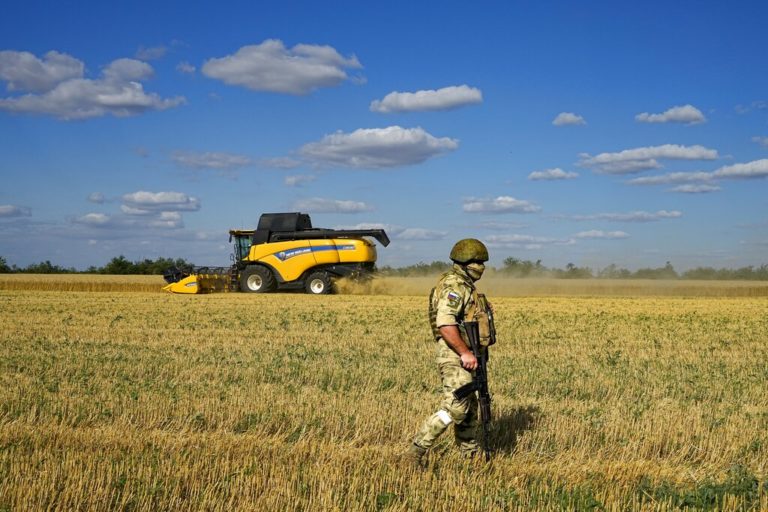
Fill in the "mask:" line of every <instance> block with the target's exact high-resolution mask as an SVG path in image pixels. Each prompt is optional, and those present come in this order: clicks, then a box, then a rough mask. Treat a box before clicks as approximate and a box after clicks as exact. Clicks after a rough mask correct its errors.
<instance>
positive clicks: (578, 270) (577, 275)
mask: <svg viewBox="0 0 768 512" xmlns="http://www.w3.org/2000/svg"><path fill="white" fill-rule="evenodd" d="M554 274H555V276H556V277H560V278H563V279H590V278H592V277H594V275H593V274H592V269H591V268H589V267H577V266H576V265H575V264H573V263H568V264H567V265H566V266H565V270H560V269H557V270H555V271H554Z"/></svg>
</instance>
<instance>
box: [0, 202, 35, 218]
mask: <svg viewBox="0 0 768 512" xmlns="http://www.w3.org/2000/svg"><path fill="white" fill-rule="evenodd" d="M31 215H32V210H30V209H29V208H25V207H23V206H16V205H13V204H0V219H4V218H16V217H29V216H31Z"/></svg>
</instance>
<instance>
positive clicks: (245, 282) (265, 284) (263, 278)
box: [240, 265, 275, 293]
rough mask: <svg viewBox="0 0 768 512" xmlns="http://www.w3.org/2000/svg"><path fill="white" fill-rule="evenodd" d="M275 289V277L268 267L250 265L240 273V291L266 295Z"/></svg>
mask: <svg viewBox="0 0 768 512" xmlns="http://www.w3.org/2000/svg"><path fill="white" fill-rule="evenodd" d="M274 288H275V276H274V275H272V271H271V270H269V269H268V268H267V267H264V266H261V265H249V266H247V267H246V268H245V269H244V270H243V271H242V272H241V273H240V289H241V290H242V291H244V292H249V293H266V292H271V291H272V290H274Z"/></svg>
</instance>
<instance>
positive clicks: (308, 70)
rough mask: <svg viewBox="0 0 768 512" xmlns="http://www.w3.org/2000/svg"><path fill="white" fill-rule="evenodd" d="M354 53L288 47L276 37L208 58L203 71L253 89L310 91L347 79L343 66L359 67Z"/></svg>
mask: <svg viewBox="0 0 768 512" xmlns="http://www.w3.org/2000/svg"><path fill="white" fill-rule="evenodd" d="M361 67H362V66H361V65H360V62H359V61H358V60H357V57H355V56H352V57H349V58H344V57H342V56H341V55H340V54H339V52H337V51H336V50H335V49H334V48H332V47H330V46H317V45H307V44H297V45H296V46H294V47H293V48H291V49H290V50H289V49H287V48H286V47H285V45H284V44H283V42H282V41H280V40H278V39H268V40H266V41H264V42H263V43H261V44H258V45H250V46H243V47H242V48H240V49H239V50H238V51H237V52H236V53H235V54H233V55H227V56H226V57H221V58H214V59H209V60H208V61H206V62H205V64H203V68H202V72H203V74H204V75H206V76H208V77H210V78H215V79H218V80H221V81H223V82H224V83H227V84H229V85H239V86H242V87H246V88H248V89H252V90H255V91H267V92H277V93H284V94H297V95H303V94H309V93H310V92H312V91H313V90H315V89H318V88H320V87H333V86H336V85H339V84H340V83H341V82H343V81H344V80H346V79H347V78H348V77H347V73H346V72H345V68H353V69H358V68H361Z"/></svg>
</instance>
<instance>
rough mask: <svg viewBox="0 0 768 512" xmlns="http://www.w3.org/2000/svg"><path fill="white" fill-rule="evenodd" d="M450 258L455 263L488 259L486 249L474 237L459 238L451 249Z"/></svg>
mask: <svg viewBox="0 0 768 512" xmlns="http://www.w3.org/2000/svg"><path fill="white" fill-rule="evenodd" d="M451 259H452V260H453V261H455V262H456V263H469V262H470V261H488V249H487V248H486V247H485V244H483V242H481V241H480V240H478V239H476V238H465V239H463V240H459V241H458V242H456V244H455V245H454V246H453V249H451Z"/></svg>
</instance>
